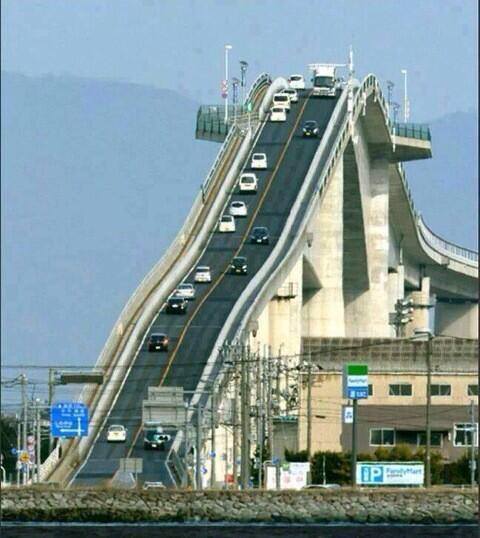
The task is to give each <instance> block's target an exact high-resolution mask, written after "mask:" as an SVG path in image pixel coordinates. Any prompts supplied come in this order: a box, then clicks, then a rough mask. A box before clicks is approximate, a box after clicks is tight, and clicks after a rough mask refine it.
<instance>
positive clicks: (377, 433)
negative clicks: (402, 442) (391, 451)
mask: <svg viewBox="0 0 480 538" xmlns="http://www.w3.org/2000/svg"><path fill="white" fill-rule="evenodd" d="M394 444H395V431H394V430H393V429H392V428H372V429H370V446H383V445H386V446H393V445H394Z"/></svg>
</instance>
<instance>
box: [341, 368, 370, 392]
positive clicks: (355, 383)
mask: <svg viewBox="0 0 480 538" xmlns="http://www.w3.org/2000/svg"><path fill="white" fill-rule="evenodd" d="M343 397H344V398H348V399H349V400H360V399H363V398H368V365H366V364H346V365H345V368H344V371H343Z"/></svg>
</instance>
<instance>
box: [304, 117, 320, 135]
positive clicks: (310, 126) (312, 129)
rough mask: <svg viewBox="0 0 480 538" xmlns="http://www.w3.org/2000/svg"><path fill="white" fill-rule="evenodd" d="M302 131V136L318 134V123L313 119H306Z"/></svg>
mask: <svg viewBox="0 0 480 538" xmlns="http://www.w3.org/2000/svg"><path fill="white" fill-rule="evenodd" d="M302 131H303V136H318V123H317V122H316V121H313V120H309V121H306V122H305V123H304V124H303V129H302Z"/></svg>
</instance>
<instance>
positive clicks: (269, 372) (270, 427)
mask: <svg viewBox="0 0 480 538" xmlns="http://www.w3.org/2000/svg"><path fill="white" fill-rule="evenodd" d="M272 390H273V386H272V356H271V348H270V346H268V355H267V434H268V451H269V456H270V459H273V409H272Z"/></svg>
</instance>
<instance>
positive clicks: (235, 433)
mask: <svg viewBox="0 0 480 538" xmlns="http://www.w3.org/2000/svg"><path fill="white" fill-rule="evenodd" d="M233 376H234V378H233V392H234V394H233V409H232V414H233V417H232V418H233V448H232V457H233V465H232V473H233V487H234V489H237V482H238V467H237V460H238V424H237V417H238V405H237V403H238V372H237V347H236V346H235V349H234V350H233Z"/></svg>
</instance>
